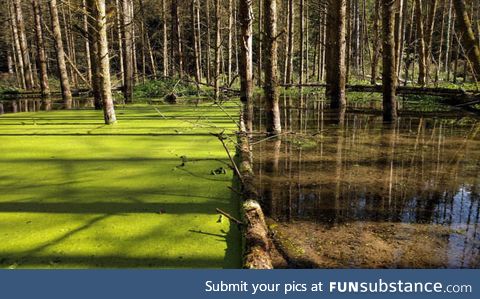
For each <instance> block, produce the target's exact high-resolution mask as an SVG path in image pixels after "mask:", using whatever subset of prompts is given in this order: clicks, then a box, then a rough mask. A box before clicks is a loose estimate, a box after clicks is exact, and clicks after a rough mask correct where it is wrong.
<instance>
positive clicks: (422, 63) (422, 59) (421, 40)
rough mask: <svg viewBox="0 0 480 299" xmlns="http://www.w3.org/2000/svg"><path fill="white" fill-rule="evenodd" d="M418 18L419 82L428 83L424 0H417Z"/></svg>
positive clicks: (421, 83)
mask: <svg viewBox="0 0 480 299" xmlns="http://www.w3.org/2000/svg"><path fill="white" fill-rule="evenodd" d="M415 4H416V9H415V11H416V19H417V40H418V84H419V85H421V86H424V85H425V84H426V76H427V74H426V67H427V66H426V53H425V33H424V29H423V23H424V22H423V12H422V1H421V0H416V1H415Z"/></svg>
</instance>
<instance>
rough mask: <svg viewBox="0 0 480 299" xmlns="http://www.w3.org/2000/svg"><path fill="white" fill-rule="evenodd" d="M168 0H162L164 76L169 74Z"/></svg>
mask: <svg viewBox="0 0 480 299" xmlns="http://www.w3.org/2000/svg"><path fill="white" fill-rule="evenodd" d="M166 1H167V0H162V36H163V43H162V56H163V57H162V62H163V77H167V76H168V72H169V70H168V32H167V12H166V10H167V8H166V5H165V2H166Z"/></svg>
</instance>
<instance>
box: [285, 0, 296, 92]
mask: <svg viewBox="0 0 480 299" xmlns="http://www.w3.org/2000/svg"><path fill="white" fill-rule="evenodd" d="M294 21H295V15H294V5H293V0H289V1H288V54H287V56H288V58H287V60H288V61H287V77H286V82H287V84H292V73H293V43H294V40H293V35H294V28H295V27H294Z"/></svg>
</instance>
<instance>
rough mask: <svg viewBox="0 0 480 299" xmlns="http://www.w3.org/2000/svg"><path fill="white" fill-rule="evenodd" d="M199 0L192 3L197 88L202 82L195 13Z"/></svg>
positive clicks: (193, 0)
mask: <svg viewBox="0 0 480 299" xmlns="http://www.w3.org/2000/svg"><path fill="white" fill-rule="evenodd" d="M197 1H198V0H192V4H191V19H192V33H193V34H192V37H193V57H194V60H195V82H196V83H197V89H198V87H199V85H198V84H199V83H200V55H199V48H198V39H199V37H197V31H196V30H195V28H196V23H195V15H196V7H197Z"/></svg>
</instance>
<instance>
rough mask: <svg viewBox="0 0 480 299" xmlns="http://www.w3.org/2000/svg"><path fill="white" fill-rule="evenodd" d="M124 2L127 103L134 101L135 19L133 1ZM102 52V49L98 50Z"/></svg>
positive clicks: (125, 0) (124, 56) (124, 90)
mask: <svg viewBox="0 0 480 299" xmlns="http://www.w3.org/2000/svg"><path fill="white" fill-rule="evenodd" d="M121 2H122V5H121V6H122V40H123V43H122V45H123V68H124V73H123V77H124V81H123V96H124V99H125V103H131V102H132V101H133V82H134V70H133V68H134V65H133V63H134V61H133V18H132V15H131V9H130V5H131V4H132V3H131V0H121ZM98 50H99V51H100V49H98Z"/></svg>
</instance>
